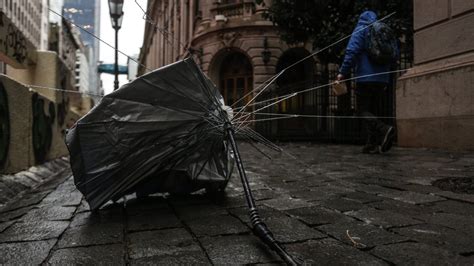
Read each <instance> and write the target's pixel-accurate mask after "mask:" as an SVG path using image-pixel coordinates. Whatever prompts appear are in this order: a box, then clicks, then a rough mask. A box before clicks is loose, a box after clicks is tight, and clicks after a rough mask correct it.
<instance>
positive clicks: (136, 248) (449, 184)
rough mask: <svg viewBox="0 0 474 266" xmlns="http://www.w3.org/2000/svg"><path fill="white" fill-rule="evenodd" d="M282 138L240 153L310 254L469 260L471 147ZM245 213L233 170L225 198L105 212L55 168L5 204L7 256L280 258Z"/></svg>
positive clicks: (277, 224)
mask: <svg viewBox="0 0 474 266" xmlns="http://www.w3.org/2000/svg"><path fill="white" fill-rule="evenodd" d="M282 147H283V148H284V149H285V151H286V153H284V154H282V155H280V156H276V157H275V158H273V160H272V161H270V160H268V159H267V158H265V157H264V156H263V155H262V154H260V153H259V152H257V151H255V150H253V149H252V148H251V147H250V146H249V145H246V144H243V145H242V148H241V149H242V153H243V154H242V157H243V158H244V163H245V165H246V168H247V171H248V174H249V178H250V179H251V180H252V182H251V187H252V189H253V191H254V196H255V198H256V199H257V203H258V205H259V206H260V212H261V216H262V217H263V218H264V219H265V221H266V222H267V224H268V226H269V228H270V229H271V230H272V231H273V233H274V235H275V237H276V239H277V240H279V241H281V242H282V243H284V245H285V247H286V248H287V250H289V251H290V252H291V253H293V254H298V255H297V256H298V257H300V258H302V259H304V260H305V262H306V263H309V264H320V265H325V264H331V265H339V264H349V265H374V264H375V265H387V264H392V263H394V264H412V265H413V264H416V265H418V264H421V265H429V264H430V265H441V264H448V265H473V263H474V241H473V240H472V238H473V236H474V194H473V193H474V184H473V179H474V153H448V152H445V151H430V150H424V149H401V148H395V149H394V150H393V151H392V152H391V153H389V154H386V155H381V156H377V155H363V154H360V153H359V150H360V147H358V146H342V145H318V144H283V145H282ZM287 153H289V154H291V156H295V157H296V158H291V156H290V155H288V154H287ZM446 178H447V179H446ZM64 180H65V181H64ZM436 180H439V181H436ZM435 181H436V182H435ZM433 182H435V183H434V184H436V185H437V186H433V185H432V183H433ZM439 187H441V188H443V189H450V190H454V191H456V192H462V193H455V192H452V191H449V190H441V189H440V188H439ZM248 223H249V221H248V216H247V208H246V207H245V201H244V198H243V196H242V189H241V186H240V183H239V179H238V178H236V177H235V178H233V179H232V181H231V183H230V184H229V186H228V188H227V195H226V197H225V198H210V197H208V196H206V195H204V194H197V195H193V196H189V197H171V198H166V199H165V198H163V197H159V196H154V197H149V198H147V199H144V200H143V199H142V200H138V199H134V198H133V197H130V198H129V199H128V200H127V201H126V203H125V204H124V203H123V202H121V203H119V204H109V205H107V206H105V207H104V208H103V209H102V210H101V211H99V212H97V213H91V212H90V211H89V209H88V206H87V204H86V203H85V202H84V200H83V198H82V195H81V194H80V193H79V192H78V191H77V190H76V189H75V187H74V183H73V179H72V177H69V178H67V179H62V178H57V179H54V181H50V182H48V183H46V184H44V185H42V186H40V187H39V188H37V189H36V190H35V191H32V192H30V193H28V194H26V195H25V196H24V197H23V198H22V199H20V200H18V201H16V202H14V203H10V204H9V205H7V206H5V207H4V208H3V209H0V264H40V263H51V264H77V263H83V264H97V262H98V261H100V262H101V263H102V264H126V263H130V264H147V263H148V264H150V263H155V264H156V263H160V264H163V265H168V264H181V265H182V264H193V265H194V264H218V265H221V264H249V263H251V264H267V263H278V262H280V261H279V258H278V257H277V256H275V255H274V254H273V253H271V252H269V251H268V250H267V249H266V247H265V246H264V245H263V244H262V243H261V242H260V241H259V240H258V239H256V238H255V237H254V236H253V235H252V233H251V231H250V228H249V227H248Z"/></svg>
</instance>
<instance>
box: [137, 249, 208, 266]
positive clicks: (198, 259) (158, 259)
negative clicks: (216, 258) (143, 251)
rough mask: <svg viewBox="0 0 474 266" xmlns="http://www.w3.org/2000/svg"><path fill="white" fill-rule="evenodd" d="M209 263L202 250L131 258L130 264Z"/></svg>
mask: <svg viewBox="0 0 474 266" xmlns="http://www.w3.org/2000/svg"><path fill="white" fill-rule="evenodd" d="M157 264H159V265H210V264H211V262H210V261H209V260H208V259H207V257H206V255H205V254H204V252H202V251H187V252H182V253H179V252H178V253H176V254H172V255H163V256H153V257H145V258H140V259H136V260H131V261H130V265H157Z"/></svg>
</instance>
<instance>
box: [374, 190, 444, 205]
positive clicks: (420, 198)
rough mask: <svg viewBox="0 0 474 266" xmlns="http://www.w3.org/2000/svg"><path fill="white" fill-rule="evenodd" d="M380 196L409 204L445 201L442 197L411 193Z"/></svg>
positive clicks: (404, 192)
mask: <svg viewBox="0 0 474 266" xmlns="http://www.w3.org/2000/svg"><path fill="white" fill-rule="evenodd" d="M380 196H383V197H387V198H391V199H394V200H398V201H403V202H406V203H410V204H423V203H430V202H437V201H443V200H446V199H445V198H442V197H437V196H434V195H428V194H421V193H416V192H412V191H397V192H390V193H381V194H380Z"/></svg>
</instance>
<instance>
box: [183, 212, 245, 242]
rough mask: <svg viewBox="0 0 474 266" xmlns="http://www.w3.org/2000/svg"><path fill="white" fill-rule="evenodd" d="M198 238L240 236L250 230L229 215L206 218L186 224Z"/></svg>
mask: <svg viewBox="0 0 474 266" xmlns="http://www.w3.org/2000/svg"><path fill="white" fill-rule="evenodd" d="M186 224H187V225H188V226H189V227H190V228H191V231H192V232H193V233H194V234H196V236H198V237H202V236H218V235H230V234H241V233H246V232H249V231H250V229H249V228H248V227H246V226H245V225H244V224H242V222H241V221H239V220H238V219H237V218H235V217H232V216H230V215H219V216H208V217H203V218H201V219H196V220H191V221H189V222H187V223H186Z"/></svg>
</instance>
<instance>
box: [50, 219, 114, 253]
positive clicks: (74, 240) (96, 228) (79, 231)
mask: <svg viewBox="0 0 474 266" xmlns="http://www.w3.org/2000/svg"><path fill="white" fill-rule="evenodd" d="M122 241H123V224H121V223H110V224H86V225H82V226H78V227H70V228H68V229H67V230H66V231H65V232H64V234H63V235H62V237H61V239H60V240H59V243H58V247H59V248H65V247H78V246H89V245H99V244H114V243H120V242H122Z"/></svg>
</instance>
